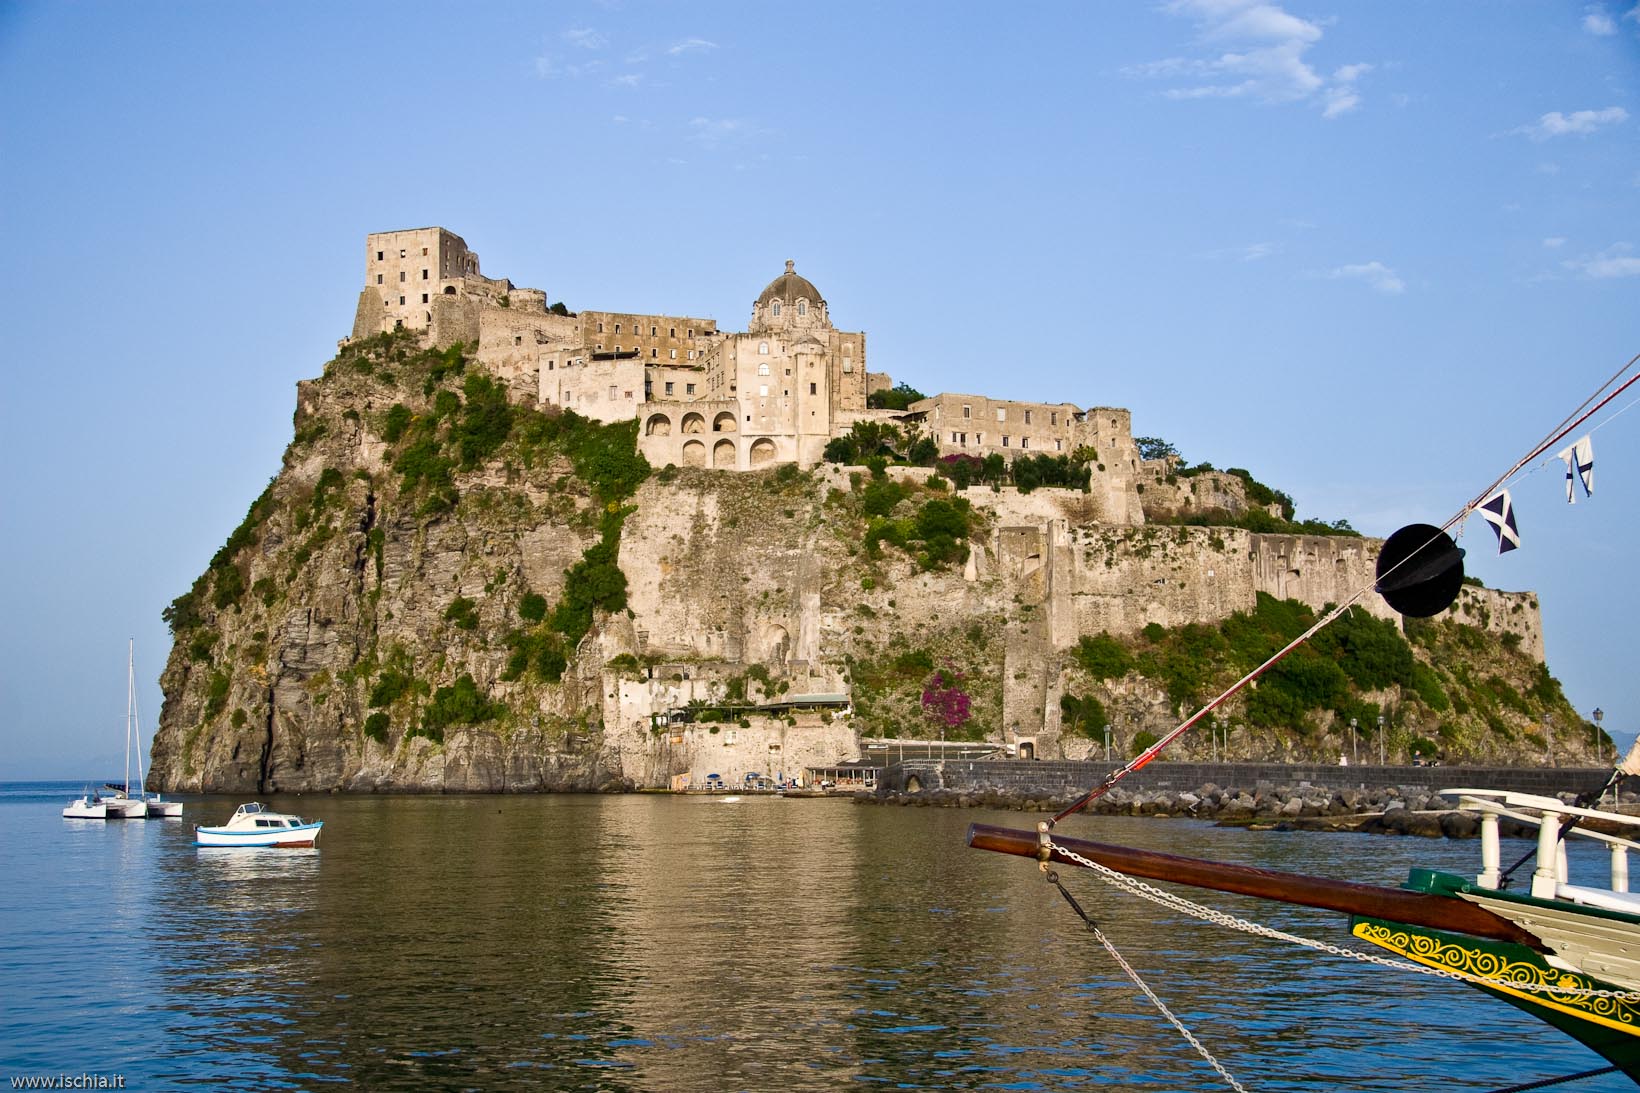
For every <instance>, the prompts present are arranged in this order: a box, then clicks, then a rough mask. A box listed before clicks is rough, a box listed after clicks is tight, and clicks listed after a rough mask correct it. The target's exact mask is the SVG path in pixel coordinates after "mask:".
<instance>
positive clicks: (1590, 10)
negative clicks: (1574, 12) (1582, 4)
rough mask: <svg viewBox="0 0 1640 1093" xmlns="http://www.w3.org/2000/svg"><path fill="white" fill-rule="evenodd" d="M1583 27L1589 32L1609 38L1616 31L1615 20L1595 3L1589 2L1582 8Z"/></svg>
mask: <svg viewBox="0 0 1640 1093" xmlns="http://www.w3.org/2000/svg"><path fill="white" fill-rule="evenodd" d="M1583 29H1584V30H1586V31H1588V32H1589V33H1590V34H1598V35H1600V36H1601V37H1603V38H1609V37H1611V36H1612V35H1613V34H1616V33H1617V22H1616V20H1614V19H1613V18H1612V17H1611V16H1610V15H1608V14H1606V10H1605V9H1604V8H1602V7H1599V6H1598V5H1595V4H1590V5H1589V6H1588V7H1587V8H1585V9H1584V10H1583Z"/></svg>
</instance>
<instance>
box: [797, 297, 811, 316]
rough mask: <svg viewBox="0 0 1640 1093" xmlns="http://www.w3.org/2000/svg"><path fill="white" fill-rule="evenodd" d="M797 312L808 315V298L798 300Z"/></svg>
mask: <svg viewBox="0 0 1640 1093" xmlns="http://www.w3.org/2000/svg"><path fill="white" fill-rule="evenodd" d="M797 313H798V314H799V315H807V314H808V313H809V302H808V301H807V300H799V301H797Z"/></svg>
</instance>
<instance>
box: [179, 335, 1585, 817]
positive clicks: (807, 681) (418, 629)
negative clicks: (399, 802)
mask: <svg viewBox="0 0 1640 1093" xmlns="http://www.w3.org/2000/svg"><path fill="white" fill-rule="evenodd" d="M518 399H519V396H518V394H517V391H516V390H511V389H509V388H508V387H507V386H506V385H505V383H503V382H498V381H497V380H496V379H495V378H494V377H491V376H489V375H487V374H485V373H484V372H482V371H481V370H480V369H479V368H478V367H477V366H476V365H471V364H470V362H468V361H467V360H466V359H465V358H464V357H463V356H462V354H461V351H460V348H459V347H456V348H454V349H446V350H435V349H426V348H423V347H422V346H421V345H420V344H419V343H418V342H416V341H415V340H414V339H413V338H412V336H410V335H406V334H398V335H384V336H378V337H374V338H369V339H363V340H360V341H355V342H352V343H350V344H348V345H347V346H346V347H344V349H343V351H342V352H341V353H340V354H339V355H338V356H337V358H336V359H334V360H333V361H331V362H329V364H327V365H326V368H325V371H324V374H323V376H322V377H321V378H319V379H317V380H313V381H307V382H304V383H302V384H300V385H299V386H298V391H297V407H296V413H295V420H294V438H293V440H292V442H291V444H290V446H289V448H288V449H287V450H286V452H285V456H284V461H283V465H282V468H281V470H280V472H279V474H278V475H277V476H276V477H275V478H274V479H273V481H272V482H271V483H270V484H269V486H268V488H267V490H266V491H265V492H264V493H263V494H262V496H261V497H259V498H258V499H257V500H256V501H255V502H254V503H253V504H252V506H251V508H250V510H249V512H248V513H247V515H246V518H245V521H244V522H243V524H242V525H241V526H240V527H239V528H238V529H236V530H235V531H234V532H233V534H232V535H231V536H230V537H229V539H228V541H227V543H226V544H225V545H224V546H223V548H222V549H221V550H220V551H219V552H218V553H217V555H216V556H215V557H214V558H213V559H212V561H211V564H210V566H209V568H208V569H207V571H206V572H205V573H204V574H202V575H201V577H200V578H199V580H198V581H197V582H196V583H195V584H194V586H193V588H192V589H190V590H189V591H188V592H187V593H185V594H184V595H183V596H181V597H179V598H178V599H177V601H176V602H175V603H173V604H172V605H171V607H170V608H169V609H168V610H167V613H166V617H167V621H168V622H169V623H170V625H171V627H172V632H173V634H174V636H175V644H174V646H173V648H172V651H171V655H170V658H169V660H168V662H167V665H166V668H165V671H164V674H163V676H162V678H161V686H162V689H163V691H164V695H165V704H164V709H163V712H162V714H161V717H160V726H159V731H158V734H157V735H156V738H155V742H154V749H153V768H154V776H153V781H154V782H155V784H158V785H160V786H162V787H163V788H165V789H167V790H194V791H220V792H230V791H231V792H271V791H274V790H280V791H294V790H303V791H313V790H330V789H338V790H346V791H426V792H468V791H479V792H500V791H537V790H561V791H598V790H619V789H629V788H637V787H644V786H656V787H662V786H668V785H679V784H687V783H697V784H698V783H701V782H703V781H705V780H707V779H708V777H709V776H710V775H717V776H718V777H719V778H720V779H721V780H724V781H733V782H738V781H741V780H742V779H744V778H746V777H748V776H752V777H782V778H786V777H795V776H798V775H800V774H802V773H803V771H804V770H805V769H807V768H811V767H824V766H829V765H835V764H838V763H840V762H842V761H844V760H847V759H852V758H856V757H859V756H861V755H863V754H866V752H865V751H864V750H863V749H864V748H865V747H866V746H867V745H866V743H865V741H867V740H869V739H875V738H885V737H888V738H896V737H897V738H904V737H910V736H921V737H931V738H938V737H940V736H941V735H942V733H943V734H944V735H946V736H948V737H949V738H951V739H970V740H989V741H992V742H995V743H996V744H997V745H999V746H1003V745H1014V746H1016V747H1022V748H1025V749H1028V750H1029V751H1032V752H1034V753H1035V754H1038V755H1041V756H1043V757H1049V756H1053V757H1067V758H1079V757H1084V756H1086V755H1088V754H1089V753H1090V752H1092V751H1098V750H1100V749H1102V748H1103V747H1105V742H1106V733H1105V729H1106V727H1107V726H1108V727H1109V729H1110V733H1111V737H1112V739H1113V741H1114V745H1115V747H1117V748H1119V749H1124V748H1125V749H1131V748H1132V747H1135V746H1140V745H1142V742H1143V740H1144V738H1145V736H1146V734H1149V733H1156V732H1160V731H1163V730H1165V728H1166V727H1169V726H1171V725H1172V724H1173V723H1175V722H1176V720H1177V718H1178V716H1179V713H1180V710H1181V709H1182V708H1184V707H1186V706H1189V705H1190V704H1191V703H1192V702H1194V701H1199V700H1200V698H1204V697H1207V692H1206V691H1205V688H1207V687H1208V686H1209V684H1211V683H1213V682H1215V681H1216V680H1218V679H1219V678H1220V677H1222V676H1223V675H1224V674H1225V673H1227V672H1230V671H1231V670H1232V669H1233V668H1234V666H1235V662H1234V656H1233V655H1232V654H1231V653H1226V652H1224V651H1223V650H1220V651H1219V652H1214V649H1215V648H1218V647H1217V646H1213V647H1212V648H1209V647H1208V646H1212V643H1211V642H1209V643H1208V646H1203V647H1202V648H1200V649H1195V651H1194V652H1189V653H1188V654H1187V653H1185V652H1180V649H1194V648H1195V647H1194V646H1191V645H1190V642H1191V641H1192V640H1194V639H1193V638H1192V637H1191V635H1193V634H1196V633H1197V631H1200V633H1202V634H1207V633H1212V634H1220V633H1221V632H1225V633H1228V632H1229V631H1227V630H1225V628H1226V627H1228V626H1230V625H1231V621H1232V620H1236V619H1255V620H1256V619H1262V618H1265V617H1266V616H1269V617H1274V616H1273V615H1271V614H1270V613H1271V612H1275V611H1276V608H1275V607H1273V606H1271V605H1274V604H1276V603H1277V602H1278V601H1282V602H1286V601H1292V602H1291V603H1290V610H1289V615H1291V612H1292V611H1299V612H1302V611H1304V610H1308V611H1311V612H1314V611H1316V610H1320V609H1321V608H1322V607H1323V606H1324V605H1326V604H1328V603H1332V602H1340V601H1342V600H1343V599H1344V598H1345V597H1346V596H1347V595H1348V594H1349V593H1350V592H1351V591H1353V590H1354V589H1355V588H1357V587H1359V586H1360V585H1361V584H1362V583H1364V582H1366V581H1369V580H1370V575H1371V572H1372V566H1373V561H1374V558H1375V554H1376V549H1377V545H1378V544H1377V542H1376V541H1374V540H1368V539H1363V538H1360V537H1357V536H1293V535H1271V534H1259V533H1253V532H1248V531H1243V530H1238V529H1235V528H1214V527H1185V526H1162V525H1150V526H1143V525H1141V526H1133V525H1130V524H1126V523H1108V522H1106V521H1105V511H1104V510H1105V509H1106V508H1108V507H1109V503H1108V499H1106V498H1104V497H1103V496H1102V495H1101V494H1100V493H1099V492H1098V491H1094V492H1093V493H1091V494H1090V493H1083V492H1080V491H1072V490H1062V489H1039V490H1036V491H1034V492H1032V493H1029V494H1021V493H1020V492H1018V491H1017V490H1014V489H1012V488H1007V487H1004V488H1001V489H992V488H990V487H983V488H981V487H975V488H970V489H969V490H966V491H962V492H961V493H958V492H956V491H954V490H953V489H952V488H951V487H950V484H949V483H948V482H946V481H945V480H944V479H943V478H940V477H938V476H934V477H932V478H930V474H929V472H928V471H926V470H922V469H917V468H888V469H887V470H886V471H883V470H881V469H879V471H878V472H877V473H873V472H871V471H868V470H866V469H864V468H844V467H837V466H830V465H827V466H821V467H817V468H815V469H813V470H810V471H804V470H799V469H798V468H796V467H794V466H784V467H780V468H776V469H772V470H768V471H761V472H754V473H744V474H735V473H724V472H717V471H710V470H701V469H679V468H673V467H667V468H661V469H658V470H654V469H651V468H649V467H648V466H647V464H645V463H644V462H643V461H642V459H641V457H639V456H637V454H636V452H635V445H634V430H635V428H636V423H627V424H625V425H607V426H606V425H598V424H596V423H593V422H588V421H585V420H582V419H579V418H576V417H575V416H574V415H573V414H567V413H554V412H543V411H541V410H538V409H536V408H535V407H534V406H533V405H530V404H528V403H527V402H524V403H521V402H519V401H518ZM1235 485H1236V481H1235V480H1234V479H1230V480H1228V482H1227V484H1223V485H1222V487H1221V486H1219V485H1216V486H1215V491H1216V492H1215V493H1214V494H1213V496H1212V498H1211V501H1212V504H1213V505H1214V507H1215V508H1220V509H1224V508H1229V507H1232V505H1233V504H1234V503H1235V501H1236V498H1235V497H1234V496H1227V495H1226V491H1230V492H1231V493H1233V490H1234V488H1235ZM1133 500H1134V502H1135V503H1134V504H1132V505H1131V506H1128V505H1126V504H1124V505H1122V506H1121V507H1122V510H1123V513H1124V514H1125V513H1126V512H1128V511H1130V510H1131V511H1133V512H1138V511H1140V509H1141V506H1140V504H1139V503H1138V502H1137V499H1133ZM1181 503H1182V502H1181V499H1180V498H1179V497H1177V496H1170V497H1169V498H1168V504H1169V506H1171V508H1170V512H1176V511H1177V508H1178V506H1179V505H1180V504H1181ZM1374 599H1376V598H1375V597H1374ZM1372 610H1373V611H1375V612H1378V613H1380V614H1382V613H1383V612H1384V609H1383V607H1382V605H1381V604H1378V605H1377V606H1376V607H1374V608H1373V609H1372ZM1292 617H1297V616H1296V615H1295V616H1292ZM1365 625H1366V624H1365V623H1363V624H1362V626H1365ZM1384 627H1387V633H1388V634H1389V635H1391V636H1390V637H1385V636H1383V635H1384V633H1385V632H1386V631H1383V629H1382V628H1384ZM1350 632H1351V633H1358V634H1360V635H1365V636H1363V637H1360V638H1359V639H1358V640H1360V641H1367V640H1368V638H1371V639H1372V640H1373V641H1380V642H1385V641H1387V642H1390V643H1391V644H1394V643H1397V642H1398V643H1399V644H1398V645H1396V647H1395V648H1396V650H1401V649H1404V650H1405V662H1404V663H1402V662H1400V661H1397V662H1396V663H1397V664H1399V665H1400V666H1399V667H1398V668H1396V669H1395V670H1394V671H1393V672H1391V673H1390V674H1388V675H1382V678H1375V677H1372V676H1371V673H1368V674H1366V675H1359V674H1358V673H1356V672H1355V670H1354V668H1353V667H1351V665H1352V664H1353V661H1350V660H1348V659H1347V658H1349V657H1355V656H1357V655H1360V654H1358V653H1357V652H1355V651H1352V650H1350V649H1342V647H1340V648H1341V649H1342V651H1339V652H1335V654H1334V655H1335V656H1336V657H1337V658H1338V659H1339V660H1340V662H1341V663H1344V664H1345V667H1346V669H1347V670H1348V671H1347V674H1348V679H1347V680H1344V681H1343V682H1340V681H1339V680H1336V679H1332V680H1331V682H1330V684H1329V685H1330V686H1332V687H1333V690H1331V691H1328V692H1326V694H1325V695H1323V696H1322V697H1320V698H1318V699H1317V705H1316V706H1315V708H1312V709H1304V710H1297V711H1292V710H1289V711H1286V712H1281V711H1278V710H1276V707H1274V706H1272V704H1271V703H1270V702H1265V703H1264V706H1265V707H1269V709H1267V710H1264V711H1263V712H1261V711H1260V710H1259V709H1257V708H1253V709H1250V710H1249V711H1248V714H1249V716H1250V717H1251V718H1252V719H1254V720H1257V719H1260V718H1262V719H1263V721H1265V722H1269V719H1270V718H1271V717H1275V718H1276V719H1277V721H1278V722H1280V719H1281V718H1286V721H1285V724H1286V725H1287V726H1288V727H1287V728H1286V729H1281V728H1280V727H1279V725H1278V726H1277V727H1276V728H1273V729H1271V730H1270V731H1269V732H1262V731H1254V726H1253V725H1252V724H1249V725H1247V726H1246V730H1247V731H1245V732H1243V733H1242V734H1240V735H1239V736H1237V737H1235V740H1236V745H1235V746H1236V747H1238V748H1239V749H1240V751H1241V753H1242V754H1244V755H1246V756H1247V757H1260V758H1277V757H1280V756H1283V755H1308V756H1312V757H1313V756H1317V755H1327V754H1333V753H1336V751H1337V749H1338V747H1339V740H1340V739H1341V738H1345V736H1344V734H1347V733H1348V732H1349V730H1348V729H1347V728H1346V727H1345V724H1346V721H1347V717H1346V715H1347V713H1350V712H1355V713H1356V714H1357V716H1358V719H1359V718H1360V717H1363V716H1369V715H1368V711H1369V710H1370V711H1371V713H1372V714H1376V713H1379V712H1382V713H1384V714H1385V715H1386V721H1387V726H1388V728H1387V732H1388V733H1389V734H1390V735H1389V737H1388V740H1389V742H1390V744H1391V746H1393V747H1395V748H1398V749H1400V750H1401V752H1402V753H1403V754H1404V753H1405V752H1407V751H1408V750H1416V749H1419V748H1423V747H1424V746H1425V745H1427V746H1428V747H1430V748H1439V749H1441V750H1448V751H1452V752H1454V753H1460V752H1461V753H1463V754H1465V755H1469V756H1473V757H1485V758H1490V759H1494V760H1496V759H1500V758H1501V759H1507V758H1509V757H1510V756H1512V755H1521V756H1524V755H1526V754H1529V753H1530V752H1531V750H1532V749H1533V748H1534V747H1536V746H1537V745H1536V744H1535V743H1533V739H1534V738H1533V737H1532V735H1531V734H1532V732H1533V731H1534V729H1535V727H1536V726H1537V724H1538V720H1539V718H1541V716H1542V715H1543V714H1544V713H1545V712H1548V713H1550V715H1551V716H1552V717H1553V718H1556V719H1558V721H1559V723H1560V724H1561V725H1562V726H1563V727H1565V726H1570V725H1571V724H1573V723H1574V721H1575V715H1574V714H1573V713H1572V712H1571V711H1570V709H1569V707H1567V706H1566V705H1565V703H1564V699H1563V698H1561V697H1560V696H1559V691H1558V686H1556V685H1554V684H1553V680H1552V679H1551V678H1549V677H1548V676H1547V672H1546V670H1545V669H1543V667H1542V664H1541V659H1542V653H1541V648H1542V646H1541V638H1540V636H1539V631H1538V625H1537V605H1536V601H1535V599H1533V598H1532V597H1530V596H1527V595H1522V594H1509V593H1499V592H1492V591H1489V590H1481V589H1476V590H1470V592H1469V593H1468V595H1467V597H1466V599H1465V600H1464V601H1461V602H1460V604H1459V605H1458V607H1457V608H1455V609H1454V612H1453V613H1451V615H1450V617H1448V618H1446V619H1443V620H1437V621H1436V622H1433V623H1430V624H1425V625H1424V626H1423V627H1422V628H1415V629H1414V631H1413V632H1412V634H1411V636H1412V637H1413V639H1414V640H1413V641H1412V643H1411V644H1408V643H1407V642H1406V640H1405V639H1403V638H1402V637H1401V636H1400V631H1399V630H1398V629H1397V628H1396V627H1395V625H1394V624H1393V623H1389V622H1385V623H1383V624H1382V625H1381V627H1380V629H1379V630H1368V629H1361V628H1360V627H1357V628H1355V629H1354V630H1352V631H1350ZM1180 635H1183V637H1180ZM1373 635H1378V636H1377V637H1374V636H1373ZM1511 635H1512V636H1511ZM1096 638H1097V639H1098V640H1097V641H1096V640H1095V639H1096ZM1204 640H1205V639H1204ZM1214 640H1215V641H1219V642H1220V643H1221V644H1223V643H1224V642H1229V645H1226V646H1225V648H1230V647H1231V646H1234V645H1235V644H1236V639H1234V636H1233V635H1232V637H1231V638H1222V637H1221V638H1215V639H1214ZM1099 641H1108V642H1111V643H1113V644H1114V645H1120V646H1122V647H1123V648H1124V649H1126V650H1128V653H1127V654H1125V655H1127V656H1128V657H1129V660H1128V661H1127V662H1125V663H1123V664H1118V665H1117V667H1119V668H1120V669H1121V670H1120V671H1112V670H1110V663H1109V662H1108V661H1102V660H1101V659H1100V656H1099V655H1097V649H1098V648H1099ZM1460 647H1461V648H1460ZM1386 655H1387V654H1386ZM1399 655H1400V653H1399V652H1397V653H1396V656H1399ZM1181 658H1182V659H1181ZM1192 658H1194V659H1192ZM1392 659H1393V658H1392ZM1413 665H1415V666H1416V671H1414V668H1413ZM1187 668H1188V671H1187ZM1192 672H1193V673H1195V674H1194V675H1191V674H1190V673H1192ZM1397 673H1398V674H1397ZM1380 674H1382V673H1380ZM1186 677H1188V678H1186ZM1198 677H1199V678H1198ZM1229 678H1234V675H1230V677H1229ZM1329 679H1331V677H1329ZM1275 693H1276V692H1275V691H1272V692H1271V694H1275ZM1320 693H1321V692H1317V694H1320ZM1352 703H1353V705H1352ZM1273 710H1275V711H1276V712H1274V713H1272V712H1271V711H1273ZM1095 711H1096V712H1097V714H1098V716H1094V712H1095ZM1538 739H1541V738H1538ZM1200 746H1201V747H1205V746H1206V742H1205V740H1204V741H1202V743H1201V745H1200ZM1186 750H1187V751H1188V746H1187V749H1186Z"/></svg>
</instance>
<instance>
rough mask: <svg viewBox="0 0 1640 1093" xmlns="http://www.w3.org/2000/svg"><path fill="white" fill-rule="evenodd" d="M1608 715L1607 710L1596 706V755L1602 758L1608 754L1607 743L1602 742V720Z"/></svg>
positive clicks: (1597, 757)
mask: <svg viewBox="0 0 1640 1093" xmlns="http://www.w3.org/2000/svg"><path fill="white" fill-rule="evenodd" d="M1605 716H1606V711H1605V710H1602V709H1601V708H1600V707H1599V706H1596V707H1595V708H1594V757H1595V758H1596V759H1600V758H1602V757H1603V756H1604V755H1605V754H1606V748H1605V745H1604V744H1602V743H1601V742H1600V721H1601V719H1602V718H1604V717H1605Z"/></svg>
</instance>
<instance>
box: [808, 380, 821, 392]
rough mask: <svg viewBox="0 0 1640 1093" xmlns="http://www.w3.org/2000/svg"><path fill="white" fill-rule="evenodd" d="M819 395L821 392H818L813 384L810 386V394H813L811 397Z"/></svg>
mask: <svg viewBox="0 0 1640 1093" xmlns="http://www.w3.org/2000/svg"><path fill="white" fill-rule="evenodd" d="M819 393H820V392H819V391H818V390H816V389H815V385H814V384H812V383H811V384H809V394H811V395H818V394H819Z"/></svg>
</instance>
